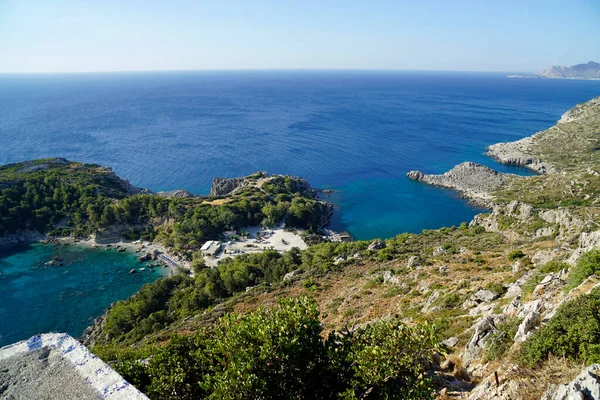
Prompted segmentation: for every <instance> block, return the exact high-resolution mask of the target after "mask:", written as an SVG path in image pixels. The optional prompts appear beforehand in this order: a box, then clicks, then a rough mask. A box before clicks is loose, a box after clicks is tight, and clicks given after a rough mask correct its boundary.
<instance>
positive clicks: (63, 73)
mask: <svg viewBox="0 0 600 400" xmlns="http://www.w3.org/2000/svg"><path fill="white" fill-rule="evenodd" d="M294 71H297V72H311V71H315V72H318V71H322V72H326V71H330V72H335V71H348V72H352V71H356V72H467V73H498V74H501V73H503V74H532V75H535V74H536V73H535V72H530V71H527V72H525V71H498V70H468V69H446V70H445V69H410V68H205V69H203V68H182V69H131V70H91V71H26V72H12V71H11V72H2V71H0V75H67V74H119V73H150V72H294Z"/></svg>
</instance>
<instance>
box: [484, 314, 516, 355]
mask: <svg viewBox="0 0 600 400" xmlns="http://www.w3.org/2000/svg"><path fill="white" fill-rule="evenodd" d="M519 323H520V321H519V319H518V318H510V319H508V320H506V321H504V322H503V323H501V324H499V325H498V326H497V328H498V329H497V330H496V331H495V332H494V334H493V336H492V338H491V340H490V344H489V346H488V348H487V350H486V353H485V358H486V359H487V360H488V361H493V360H497V359H499V358H501V357H502V356H503V355H504V354H506V352H507V351H508V349H510V346H511V345H512V343H513V338H514V337H515V334H516V333H517V329H519Z"/></svg>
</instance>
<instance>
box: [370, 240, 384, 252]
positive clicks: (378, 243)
mask: <svg viewBox="0 0 600 400" xmlns="http://www.w3.org/2000/svg"><path fill="white" fill-rule="evenodd" d="M384 247H385V243H384V242H382V241H381V240H374V241H373V242H371V244H370V245H369V247H368V250H380V249H383V248H384Z"/></svg>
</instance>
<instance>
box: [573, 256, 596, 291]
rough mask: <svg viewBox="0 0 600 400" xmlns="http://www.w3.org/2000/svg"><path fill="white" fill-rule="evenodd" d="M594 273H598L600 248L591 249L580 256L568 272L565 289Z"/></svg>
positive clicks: (574, 285)
mask: <svg viewBox="0 0 600 400" xmlns="http://www.w3.org/2000/svg"><path fill="white" fill-rule="evenodd" d="M594 274H600V250H593V251H590V252H588V253H585V254H584V255H583V256H581V258H580V259H579V261H577V265H576V266H575V267H573V269H572V270H571V273H570V274H569V278H568V280H567V285H566V287H565V290H567V291H569V290H571V289H573V288H576V287H577V286H579V285H580V284H581V283H582V282H583V281H585V279H586V278H587V277H589V276H592V275H594Z"/></svg>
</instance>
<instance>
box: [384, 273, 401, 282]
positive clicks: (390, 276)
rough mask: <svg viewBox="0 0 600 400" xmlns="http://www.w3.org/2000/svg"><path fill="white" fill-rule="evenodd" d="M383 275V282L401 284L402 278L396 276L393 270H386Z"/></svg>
mask: <svg viewBox="0 0 600 400" xmlns="http://www.w3.org/2000/svg"><path fill="white" fill-rule="evenodd" d="M381 276H382V277H383V283H390V284H392V285H398V284H400V278H398V277H397V276H394V274H393V273H392V271H384V272H383V274H381Z"/></svg>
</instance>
